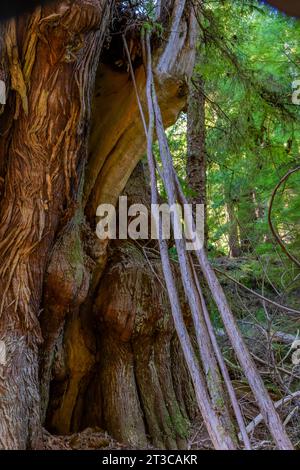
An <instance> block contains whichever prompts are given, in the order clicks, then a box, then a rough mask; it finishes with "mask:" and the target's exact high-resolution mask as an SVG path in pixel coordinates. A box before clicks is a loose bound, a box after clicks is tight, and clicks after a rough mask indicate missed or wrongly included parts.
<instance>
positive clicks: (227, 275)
mask: <svg viewBox="0 0 300 470" xmlns="http://www.w3.org/2000/svg"><path fill="white" fill-rule="evenodd" d="M214 271H216V272H217V273H219V274H222V276H225V277H227V279H230V281H232V282H234V283H235V284H237V285H238V286H239V287H242V288H243V289H245V290H246V291H247V292H250V293H251V294H253V295H255V297H257V298H259V299H261V300H263V301H265V302H267V303H268V304H271V305H274V306H275V307H277V308H280V310H284V311H285V312H288V313H291V314H293V316H294V315H297V316H299V315H300V310H296V309H294V308H291V307H287V306H286V305H282V304H279V303H278V302H275V300H271V299H269V298H268V297H265V296H264V295H262V294H259V293H258V292H255V291H254V290H252V289H250V288H249V287H247V286H245V285H244V284H242V283H241V282H239V281H237V280H236V279H234V277H231V276H229V274H226V273H224V271H221V270H220V269H217V268H214Z"/></svg>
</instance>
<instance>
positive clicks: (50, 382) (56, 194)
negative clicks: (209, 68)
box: [0, 0, 195, 449]
mask: <svg viewBox="0 0 300 470" xmlns="http://www.w3.org/2000/svg"><path fill="white" fill-rule="evenodd" d="M123 3H124V2H123ZM118 4H119V2H118V1H116V2H113V1H112V0H75V1H73V2H66V1H58V2H55V3H51V4H50V5H49V6H46V7H43V8H38V9H36V10H35V12H34V13H32V14H27V15H24V16H23V17H20V18H19V19H12V20H9V21H8V22H7V23H6V24H5V25H2V26H1V28H2V30H1V32H2V35H1V43H0V48H1V50H0V52H1V59H2V60H1V70H0V78H1V79H3V80H4V81H5V82H6V87H7V91H8V93H7V103H6V105H5V106H3V107H1V110H0V112H1V116H0V178H1V179H0V181H1V185H0V191H1V201H0V261H1V262H0V293H1V295H0V301H1V302H0V340H1V341H3V343H4V345H5V349H6V363H5V364H4V365H0V448H3V449H26V448H37V447H40V446H41V434H42V427H43V426H46V428H48V429H49V430H50V431H52V432H55V433H61V434H66V433H69V432H72V431H78V430H81V429H84V428H85V427H88V426H98V427H101V428H103V429H106V430H108V431H109V432H110V433H111V434H112V435H113V436H114V437H116V438H118V439H120V440H122V441H124V442H126V443H129V444H133V445H136V446H145V445H146V444H147V443H148V442H149V441H151V442H152V443H154V445H156V446H158V447H168V448H178V447H179V448H180V447H184V445H185V439H186V436H187V429H188V420H189V418H190V417H191V416H192V415H193V413H194V406H193V398H192V397H193V392H192V389H191V386H190V382H189V380H188V379H187V373H186V369H185V366H184V364H183V360H182V356H181V353H180V352H179V348H178V344H177V340H176V337H175V334H174V327H173V323H172V321H171V319H170V317H169V313H168V312H169V305H168V301H167V297H166V294H165V292H164V289H163V288H159V289H158V287H157V285H158V279H157V278H159V277H161V267H160V261H159V259H158V258H157V257H156V259H153V260H152V261H151V264H153V266H154V270H153V266H151V267H149V262H148V261H147V258H145V256H144V251H143V249H142V248H141V247H139V246H138V245H136V244H133V243H127V242H126V243H125V242H124V243H120V244H115V245H112V244H111V246H110V247H109V249H108V243H107V242H103V241H102V242H101V241H100V240H98V239H97V238H96V236H95V213H96V208H97V206H98V205H99V204H100V203H106V202H111V203H113V204H116V202H117V198H118V196H119V195H120V194H121V193H122V191H123V190H124V188H125V185H126V183H127V181H128V179H129V177H130V175H131V173H132V171H133V170H134V168H135V166H136V164H137V162H138V160H139V159H140V158H141V157H142V155H143V153H144V150H145V139H144V136H143V132H142V125H141V122H140V117H139V114H138V108H137V104H136V101H135V94H134V87H133V84H132V81H131V79H130V76H129V74H128V69H127V64H126V60H125V58H124V54H123V47H121V46H120V44H121V37H119V39H112V40H111V41H110V40H108V37H109V34H108V33H109V31H110V27H111V24H112V22H111V19H112V17H114V19H115V17H116V15H117V17H118V18H119V17H120V15H121V13H120V9H119V7H118ZM164 6H165V7H166V9H164V8H163V7H164ZM176 7H177V9H178V2H173V1H171V2H170V1H166V2H162V6H161V11H160V12H158V14H159V15H160V17H161V20H162V21H165V22H166V23H168V22H171V21H173V20H174V18H175V19H176V18H177V17H178V15H176ZM173 10H174V11H173ZM166 12H167V13H166ZM118 15H119V16H118ZM120 22H122V18H121V19H120ZM115 24H117V25H118V21H117V23H116V21H115V22H114V25H115ZM120 24H121V23H120ZM177 26H178V32H177V33H176V34H177V37H176V38H174V37H172V38H170V39H172V43H173V50H172V58H170V57H169V56H168V54H164V53H163V52H164V51H163V50H162V48H161V46H160V45H158V46H157V52H156V54H157V57H156V59H157V60H158V61H159V59H160V56H161V57H162V61H161V64H160V69H159V70H160V72H159V73H157V80H158V81H159V83H160V86H161V87H160V89H161V90H162V92H161V96H160V97H159V99H160V104H161V108H162V110H163V114H164V120H165V125H166V126H167V125H170V124H171V123H172V122H174V120H175V119H176V117H177V115H178V113H179V112H180V111H181V110H182V109H183V108H184V106H185V104H186V93H187V90H186V76H189V75H190V74H191V70H192V66H193V60H194V45H195V19H194V17H193V14H192V11H189V10H188V8H187V7H186V9H185V14H184V15H182V17H181V19H180V22H179V23H178V25H177ZM114 27H116V26H114ZM117 27H118V26H117ZM172 34H173V33H172ZM115 37H116V35H114V36H112V38H115ZM165 39H167V38H165ZM129 41H130V44H131V48H130V50H131V53H132V56H133V58H132V60H133V65H134V71H135V76H136V82H137V87H138V90H139V92H140V94H141V99H142V101H143V103H144V102H145V97H144V88H145V72H144V68H143V65H141V63H142V61H141V51H140V47H139V39H138V38H137V37H135V35H134V34H133V37H130V38H129ZM104 44H105V48H103V46H104ZM166 51H167V52H168V49H167V47H166ZM120 60H121V63H122V61H123V65H121V66H119V65H118V66H116V63H118V64H120ZM133 178H134V179H135V180H136V181H139V183H138V187H144V188H146V185H145V183H143V184H141V182H140V181H141V180H140V178H141V175H140V173H139V171H137V174H135V176H134V177H133ZM134 179H133V180H132V181H134ZM133 186H134V184H133ZM132 195H133V196H134V191H133V193H131V197H132ZM140 196H141V195H139V197H140ZM145 197H146V196H145ZM146 199H147V198H146ZM148 201H149V199H148ZM138 202H140V200H139V201H138ZM154 258H155V257H154ZM153 271H155V272H156V274H154V272H153ZM159 285H160V284H159ZM155 306H158V307H157V308H156V307H155ZM178 377H180V378H181V379H178Z"/></svg>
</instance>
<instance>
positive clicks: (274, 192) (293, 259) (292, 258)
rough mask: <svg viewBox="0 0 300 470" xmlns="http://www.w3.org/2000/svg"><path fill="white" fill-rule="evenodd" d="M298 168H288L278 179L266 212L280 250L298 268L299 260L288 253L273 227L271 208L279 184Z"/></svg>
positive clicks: (299, 266) (299, 265) (298, 167)
mask: <svg viewBox="0 0 300 470" xmlns="http://www.w3.org/2000/svg"><path fill="white" fill-rule="evenodd" d="M299 170H300V166H297V167H296V168H294V169H293V170H290V171H288V172H287V173H286V174H285V175H284V176H283V177H282V178H281V180H280V181H279V183H278V184H277V185H276V187H275V189H274V191H273V193H272V196H271V200H270V204H269V212H268V222H269V226H270V229H271V231H272V233H273V236H274V238H275V240H276V241H277V243H278V244H279V245H280V246H281V248H282V251H283V252H284V253H285V254H286V256H287V257H288V258H289V259H290V260H291V261H292V262H293V263H294V264H296V266H298V268H300V261H299V260H298V259H297V258H295V256H294V255H293V254H292V253H290V251H289V250H288V249H287V247H286V246H285V244H284V243H283V241H282V239H281V237H280V235H279V233H278V232H277V230H276V229H275V227H274V224H273V221H272V209H273V204H274V200H275V197H276V195H277V192H278V190H279V188H281V186H282V185H283V183H285V182H286V181H287V180H288V179H289V177H290V176H291V175H292V174H293V173H296V172H297V171H299Z"/></svg>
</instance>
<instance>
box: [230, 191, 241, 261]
mask: <svg viewBox="0 0 300 470" xmlns="http://www.w3.org/2000/svg"><path fill="white" fill-rule="evenodd" d="M226 209H227V217H228V244H229V256H230V257H231V258H238V257H239V256H241V247H240V238H239V231H238V222H237V217H236V212H235V207H234V203H233V202H232V200H230V199H229V198H228V199H227V202H226Z"/></svg>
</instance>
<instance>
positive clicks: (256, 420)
mask: <svg viewBox="0 0 300 470" xmlns="http://www.w3.org/2000/svg"><path fill="white" fill-rule="evenodd" d="M298 397H300V391H298V392H294V393H292V394H291V395H288V396H286V397H284V398H282V399H281V400H278V401H277V402H276V403H274V408H275V409H278V408H280V406H284V405H286V404H287V403H290V402H291V401H292V400H294V399H295V398H298ZM263 420H264V418H263V416H262V414H259V415H258V416H256V418H254V419H253V421H251V423H250V424H248V426H247V428H246V430H247V433H248V434H250V433H252V432H253V431H254V430H255V428H256V427H257V426H258V425H259V424H260V423H261V422H262V421H263ZM241 438H242V436H241V435H239V439H241Z"/></svg>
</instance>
